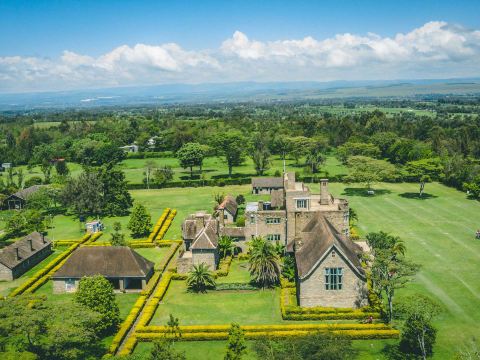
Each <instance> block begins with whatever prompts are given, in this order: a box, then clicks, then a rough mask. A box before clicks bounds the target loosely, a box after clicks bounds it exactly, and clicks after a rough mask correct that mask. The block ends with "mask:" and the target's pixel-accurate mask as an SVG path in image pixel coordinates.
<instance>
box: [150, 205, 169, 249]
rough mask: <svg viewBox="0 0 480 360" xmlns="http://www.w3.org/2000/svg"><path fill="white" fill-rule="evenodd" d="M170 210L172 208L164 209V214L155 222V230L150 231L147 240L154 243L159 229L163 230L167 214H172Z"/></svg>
mask: <svg viewBox="0 0 480 360" xmlns="http://www.w3.org/2000/svg"><path fill="white" fill-rule="evenodd" d="M170 211H171V210H170V208H166V209H165V210H163V213H162V215H160V217H159V218H158V220H157V222H156V223H155V226H154V227H153V230H152V232H151V233H150V235H149V237H148V239H147V240H146V242H149V243H153V242H154V241H155V239H156V238H157V235H158V233H159V231H160V230H161V228H162V226H163V224H164V223H165V220H166V219H167V216H168V215H169V214H170Z"/></svg>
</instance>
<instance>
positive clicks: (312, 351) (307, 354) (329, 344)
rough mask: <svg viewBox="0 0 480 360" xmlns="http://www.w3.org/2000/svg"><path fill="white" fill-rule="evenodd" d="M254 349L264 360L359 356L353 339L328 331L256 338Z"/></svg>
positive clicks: (348, 359)
mask: <svg viewBox="0 0 480 360" xmlns="http://www.w3.org/2000/svg"><path fill="white" fill-rule="evenodd" d="M253 349H254V351H255V353H256V354H257V357H258V358H259V359H262V360H263V359H264V360H280V359H290V360H319V359H321V360H351V359H356V358H357V352H356V351H355V349H354V348H353V346H352V341H351V340H350V339H348V338H343V337H341V336H338V335H333V334H330V333H328V332H318V333H312V334H309V335H305V336H298V337H291V338H285V339H275V338H271V337H265V338H262V339H259V340H256V341H255V342H254V344H253Z"/></svg>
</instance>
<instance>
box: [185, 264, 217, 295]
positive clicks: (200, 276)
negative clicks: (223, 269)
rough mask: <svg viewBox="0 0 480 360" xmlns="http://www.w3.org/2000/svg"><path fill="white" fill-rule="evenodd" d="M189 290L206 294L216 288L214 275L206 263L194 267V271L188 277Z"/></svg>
mask: <svg viewBox="0 0 480 360" xmlns="http://www.w3.org/2000/svg"><path fill="white" fill-rule="evenodd" d="M187 286H188V289H190V290H192V291H195V292H206V291H207V289H211V288H214V287H215V279H214V278H213V274H212V273H211V272H210V271H209V270H208V266H207V265H205V264H204V263H201V264H200V265H194V266H193V269H192V271H190V272H189V273H188V277H187Z"/></svg>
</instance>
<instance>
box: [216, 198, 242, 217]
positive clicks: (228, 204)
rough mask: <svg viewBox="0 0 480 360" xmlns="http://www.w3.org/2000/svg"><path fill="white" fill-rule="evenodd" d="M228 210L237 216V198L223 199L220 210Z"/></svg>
mask: <svg viewBox="0 0 480 360" xmlns="http://www.w3.org/2000/svg"><path fill="white" fill-rule="evenodd" d="M223 209H225V210H227V211H228V212H229V213H230V214H232V215H233V216H235V215H237V209H238V205H237V201H236V200H235V198H234V197H233V196H231V195H227V196H225V199H223V201H222V203H221V204H220V205H219V206H218V210H223Z"/></svg>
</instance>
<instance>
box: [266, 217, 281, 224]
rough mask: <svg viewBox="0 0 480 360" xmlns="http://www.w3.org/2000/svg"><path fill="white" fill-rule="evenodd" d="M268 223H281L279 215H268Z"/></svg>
mask: <svg viewBox="0 0 480 360" xmlns="http://www.w3.org/2000/svg"><path fill="white" fill-rule="evenodd" d="M265 222H266V223H267V224H280V218H277V217H268V218H266V219H265Z"/></svg>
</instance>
